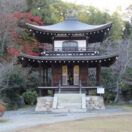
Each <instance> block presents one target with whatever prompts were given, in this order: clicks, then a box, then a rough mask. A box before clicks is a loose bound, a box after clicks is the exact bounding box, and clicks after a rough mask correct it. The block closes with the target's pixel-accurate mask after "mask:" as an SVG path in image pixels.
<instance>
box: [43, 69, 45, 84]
mask: <svg viewBox="0 0 132 132" xmlns="http://www.w3.org/2000/svg"><path fill="white" fill-rule="evenodd" d="M43 83H44V86H45V67H43Z"/></svg>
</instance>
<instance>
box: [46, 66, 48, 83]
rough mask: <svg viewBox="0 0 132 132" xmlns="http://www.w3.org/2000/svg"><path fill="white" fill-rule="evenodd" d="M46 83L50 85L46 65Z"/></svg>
mask: <svg viewBox="0 0 132 132" xmlns="http://www.w3.org/2000/svg"><path fill="white" fill-rule="evenodd" d="M46 84H47V85H48V67H46Z"/></svg>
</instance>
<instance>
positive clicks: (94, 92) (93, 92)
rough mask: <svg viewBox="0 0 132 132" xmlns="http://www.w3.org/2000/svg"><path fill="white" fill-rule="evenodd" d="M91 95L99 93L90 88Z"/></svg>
mask: <svg viewBox="0 0 132 132" xmlns="http://www.w3.org/2000/svg"><path fill="white" fill-rule="evenodd" d="M89 95H91V96H94V95H97V92H96V90H90V91H89Z"/></svg>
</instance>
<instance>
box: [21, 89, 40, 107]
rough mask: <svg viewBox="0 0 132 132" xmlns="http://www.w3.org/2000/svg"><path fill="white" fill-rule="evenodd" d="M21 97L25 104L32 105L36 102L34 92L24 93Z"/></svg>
mask: <svg viewBox="0 0 132 132" xmlns="http://www.w3.org/2000/svg"><path fill="white" fill-rule="evenodd" d="M22 96H23V98H24V102H25V104H28V105H33V104H34V103H35V102H36V99H37V96H38V94H37V92H36V91H26V92H25V93H23V95H22Z"/></svg>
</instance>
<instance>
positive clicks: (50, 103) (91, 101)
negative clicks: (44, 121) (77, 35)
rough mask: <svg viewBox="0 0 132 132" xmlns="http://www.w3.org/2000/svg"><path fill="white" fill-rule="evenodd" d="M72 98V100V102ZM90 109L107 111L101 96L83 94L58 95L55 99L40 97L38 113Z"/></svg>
mask: <svg viewBox="0 0 132 132" xmlns="http://www.w3.org/2000/svg"><path fill="white" fill-rule="evenodd" d="M70 98H71V100H70ZM89 109H105V106H104V99H103V97H101V96H85V95H81V94H65V95H62V94H60V95H59V94H57V95H55V96H54V97H48V96H47V97H38V98H37V105H36V109H35V110H36V111H47V112H48V111H58V112H61V111H67V112H68V111H74V112H75V111H76V112H79V111H81V110H82V111H86V110H89Z"/></svg>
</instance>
